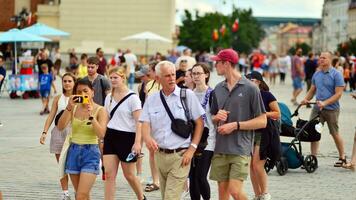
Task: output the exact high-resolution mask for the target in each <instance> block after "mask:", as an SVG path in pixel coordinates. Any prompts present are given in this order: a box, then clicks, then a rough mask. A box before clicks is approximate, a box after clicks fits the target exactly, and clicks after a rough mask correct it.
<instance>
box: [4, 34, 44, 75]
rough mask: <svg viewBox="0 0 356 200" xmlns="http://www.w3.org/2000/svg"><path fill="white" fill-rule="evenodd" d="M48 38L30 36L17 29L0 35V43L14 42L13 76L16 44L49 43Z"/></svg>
mask: <svg viewBox="0 0 356 200" xmlns="http://www.w3.org/2000/svg"><path fill="white" fill-rule="evenodd" d="M49 41H51V40H50V39H48V38H44V37H40V36H37V35H32V34H30V33H26V32H23V31H21V30H19V29H17V28H13V29H10V30H9V31H6V32H4V33H2V34H1V35H0V42H14V43H15V45H14V46H15V74H16V73H17V49H16V42H49Z"/></svg>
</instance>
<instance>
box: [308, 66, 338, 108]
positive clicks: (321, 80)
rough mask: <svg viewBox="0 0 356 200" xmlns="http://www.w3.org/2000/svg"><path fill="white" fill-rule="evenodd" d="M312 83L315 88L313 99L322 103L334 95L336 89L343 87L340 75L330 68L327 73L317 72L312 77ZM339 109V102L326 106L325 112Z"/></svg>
mask: <svg viewBox="0 0 356 200" xmlns="http://www.w3.org/2000/svg"><path fill="white" fill-rule="evenodd" d="M312 83H313V85H315V87H316V95H315V98H316V100H317V101H324V100H326V99H329V98H330V97H332V96H333V95H334V94H335V88H336V87H343V86H345V83H344V78H343V76H342V74H341V73H340V72H339V71H338V70H336V69H335V68H334V67H330V68H329V69H328V70H327V71H323V70H320V71H317V72H315V74H314V75H313V78H312ZM339 108H340V104H339V101H336V102H335V103H333V104H330V105H327V106H326V107H325V109H326V110H336V109H339Z"/></svg>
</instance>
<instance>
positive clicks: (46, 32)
mask: <svg viewBox="0 0 356 200" xmlns="http://www.w3.org/2000/svg"><path fill="white" fill-rule="evenodd" d="M22 31H25V32H27V33H31V34H34V35H39V36H44V37H50V38H52V37H67V36H69V35H70V34H69V33H67V32H64V31H61V30H59V29H56V28H52V27H50V26H47V25H46V24H42V23H36V24H34V25H32V26H30V27H27V28H24V29H22Z"/></svg>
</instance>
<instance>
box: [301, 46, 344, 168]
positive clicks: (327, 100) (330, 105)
mask: <svg viewBox="0 0 356 200" xmlns="http://www.w3.org/2000/svg"><path fill="white" fill-rule="evenodd" d="M319 69H320V70H319V71H317V72H315V74H314V75H313V78H312V85H311V87H310V89H309V91H308V93H307V95H306V96H305V98H304V100H303V101H302V102H301V103H302V104H307V103H308V102H309V101H310V100H311V99H312V98H313V96H314V94H315V98H316V103H317V104H316V105H315V106H314V108H313V110H312V113H311V115H310V117H311V119H312V118H313V117H314V116H316V115H317V114H318V112H319V111H320V121H321V122H322V123H324V122H326V123H327V124H328V128H329V132H330V134H331V136H332V137H333V139H334V142H335V145H336V148H337V150H338V152H339V160H338V161H337V162H336V163H335V164H334V166H335V167H341V166H342V165H343V164H346V157H345V151H344V141H343V139H342V137H341V136H340V135H339V123H338V120H339V114H340V104H339V99H340V98H341V95H342V93H343V91H344V87H345V83H344V79H343V76H342V74H341V73H340V72H339V71H338V70H336V69H335V68H334V67H332V66H331V53H330V52H323V53H321V55H320V57H319ZM318 149H319V142H312V143H311V154H312V155H314V156H316V154H317V153H318Z"/></svg>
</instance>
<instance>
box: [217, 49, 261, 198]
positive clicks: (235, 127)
mask: <svg viewBox="0 0 356 200" xmlns="http://www.w3.org/2000/svg"><path fill="white" fill-rule="evenodd" d="M211 59H212V60H213V61H216V63H215V68H216V71H217V73H218V75H221V76H224V77H225V80H224V81H222V82H220V83H219V84H218V85H217V86H216V87H215V89H214V94H213V97H212V98H213V99H212V104H211V114H212V119H213V122H214V123H215V124H216V125H217V134H216V146H215V150H214V156H213V158H212V163H211V171H210V179H212V180H215V181H217V182H218V187H219V200H228V199H229V198H230V196H232V197H233V199H235V200H236V199H239V200H244V199H247V196H246V194H245V193H244V191H243V182H244V181H245V180H246V179H247V176H248V171H249V163H250V158H251V155H252V149H253V139H254V131H253V130H256V129H260V128H265V127H266V123H267V118H266V111H265V108H264V105H263V101H262V98H261V94H260V91H259V89H258V88H257V87H256V86H255V85H254V84H253V83H252V82H251V81H249V80H247V79H246V78H245V77H244V76H241V74H240V73H239V71H238V70H237V69H236V68H235V65H236V64H237V63H238V60H239V57H238V55H237V53H236V52H235V51H234V50H233V49H224V50H221V51H220V52H219V53H218V54H217V55H216V56H213V57H212V58H211Z"/></svg>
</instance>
